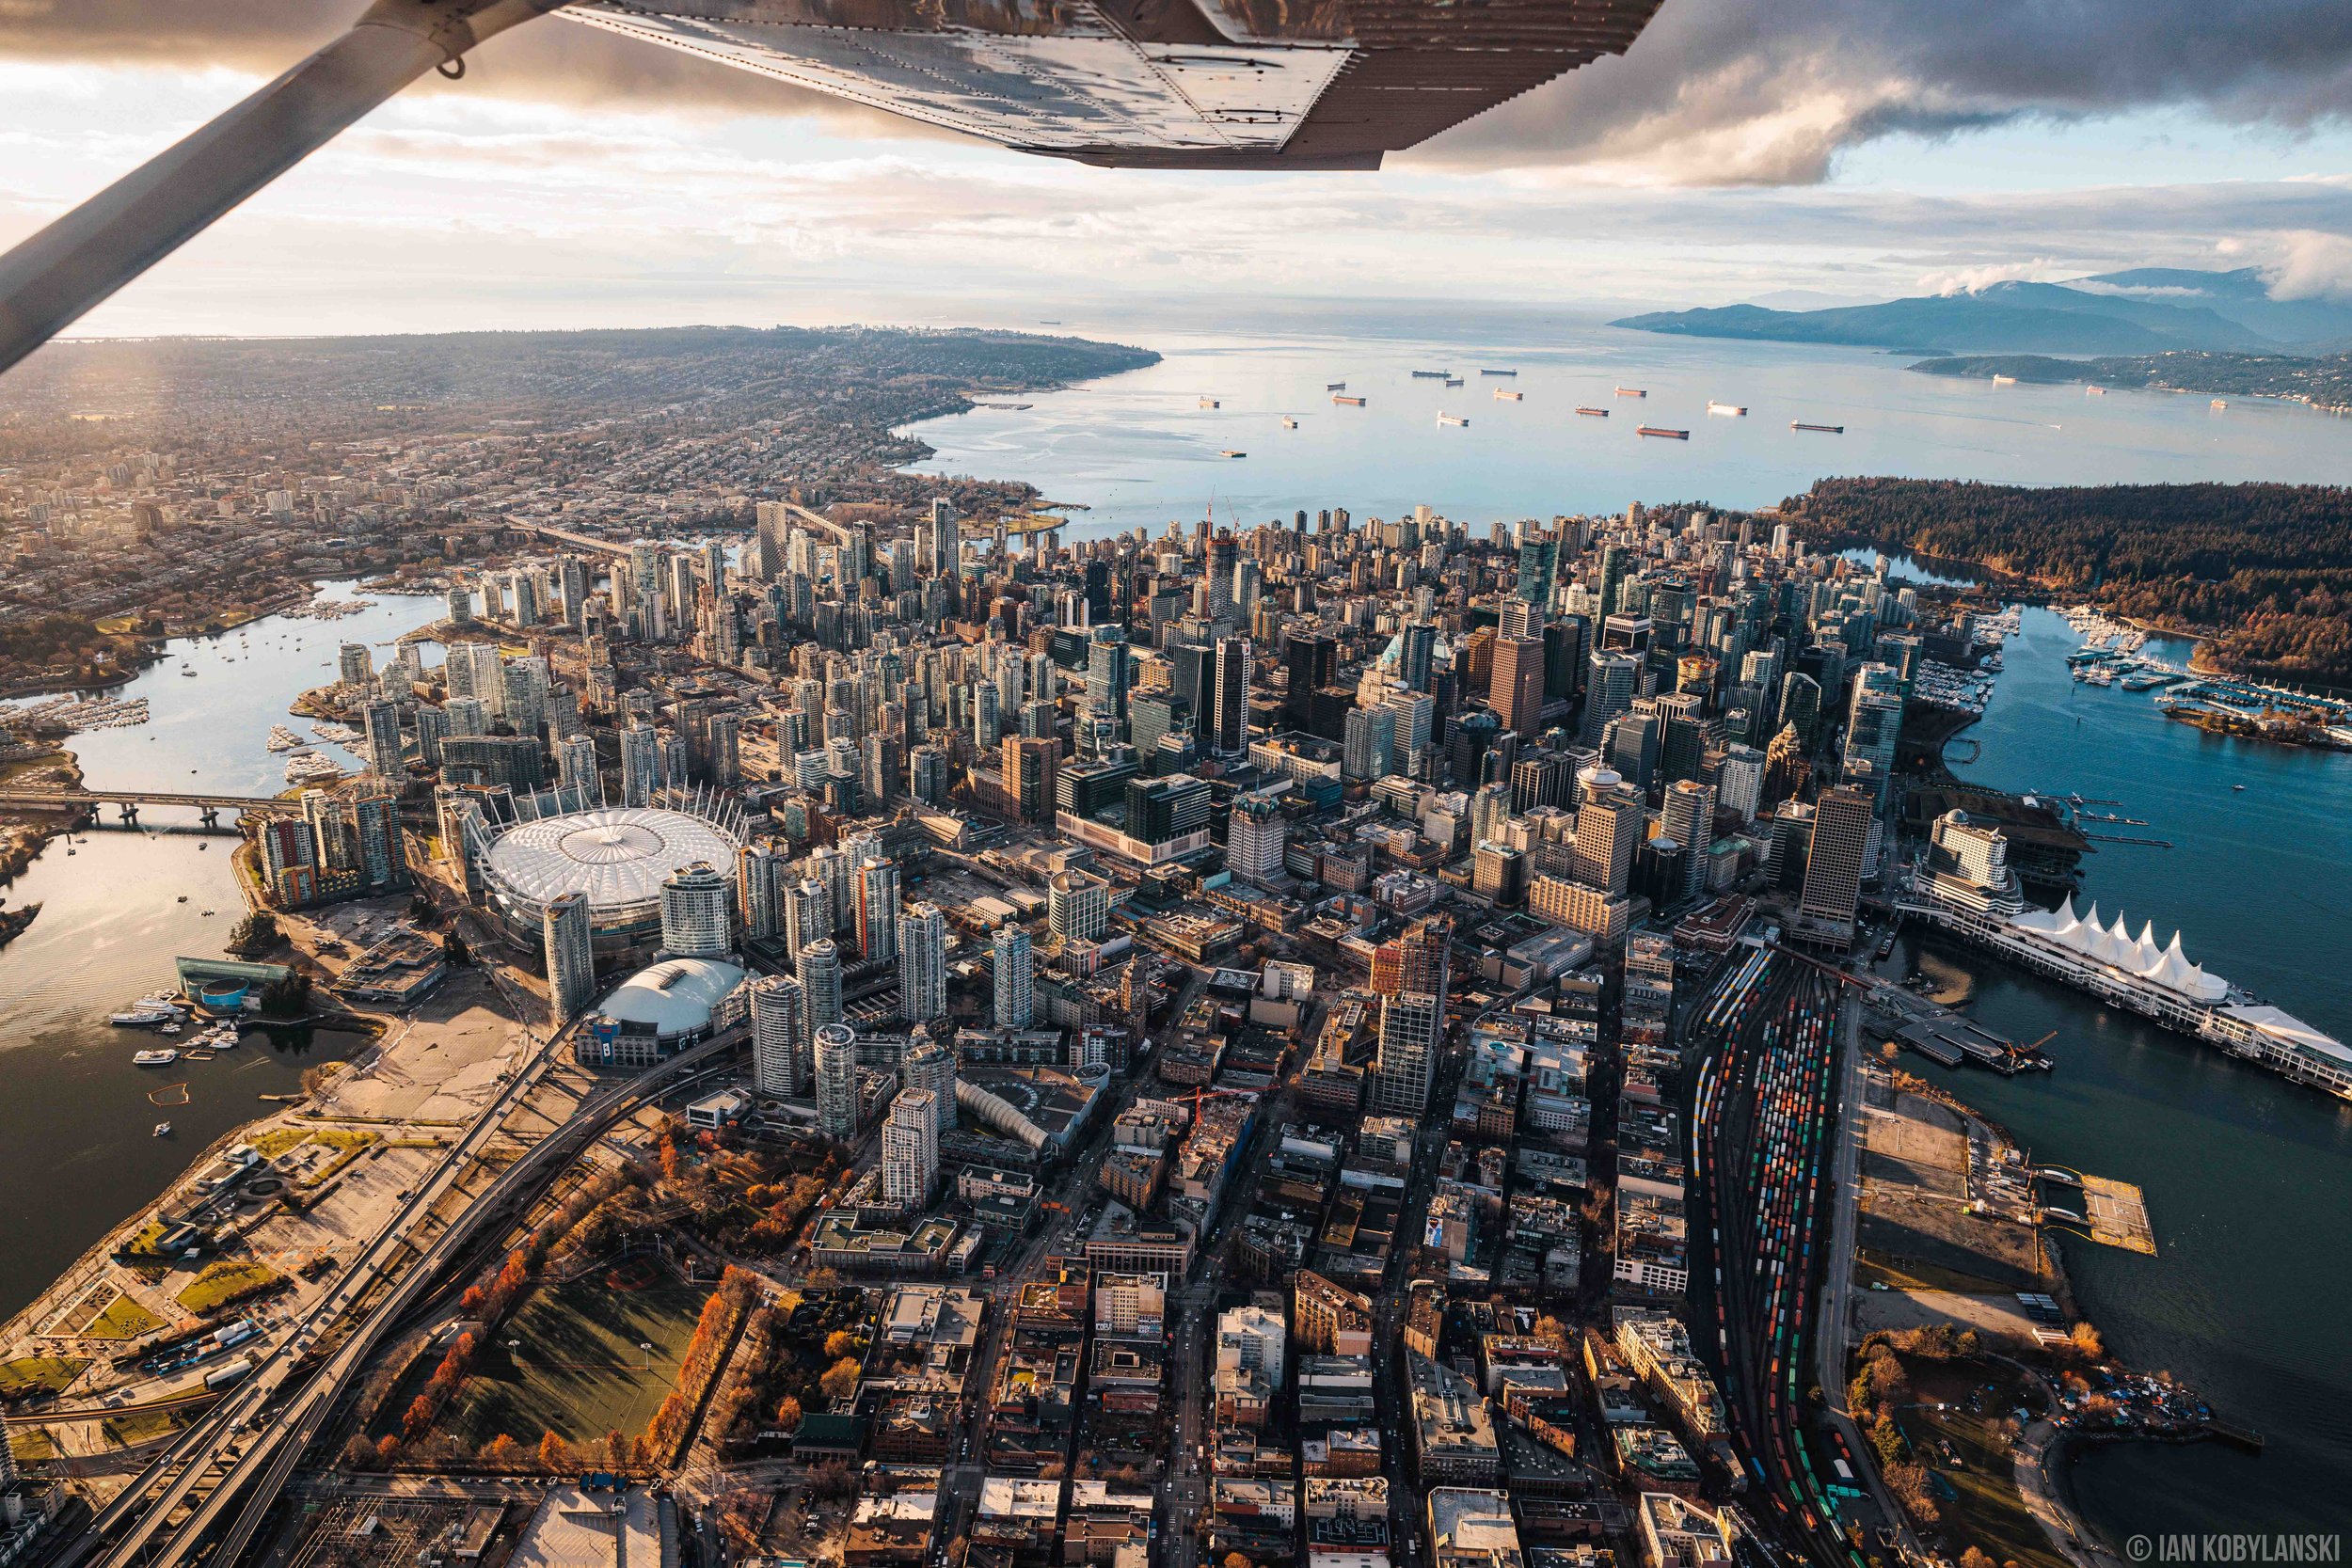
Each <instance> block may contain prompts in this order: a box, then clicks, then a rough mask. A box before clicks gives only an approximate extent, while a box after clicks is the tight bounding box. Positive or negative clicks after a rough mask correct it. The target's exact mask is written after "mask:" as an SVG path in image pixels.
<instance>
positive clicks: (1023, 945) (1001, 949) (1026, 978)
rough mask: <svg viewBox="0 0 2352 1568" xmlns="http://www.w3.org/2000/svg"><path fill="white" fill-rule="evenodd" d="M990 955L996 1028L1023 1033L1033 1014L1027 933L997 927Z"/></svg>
mask: <svg viewBox="0 0 2352 1568" xmlns="http://www.w3.org/2000/svg"><path fill="white" fill-rule="evenodd" d="M994 951H995V961H996V1026H997V1027H998V1028H999V1029H1026V1028H1027V1027H1028V1026H1029V1022H1030V1020H1031V1018H1032V1017H1034V1016H1035V1011H1036V995H1035V990H1034V984H1035V981H1034V976H1033V974H1032V964H1033V959H1032V958H1031V956H1030V953H1029V933H1028V932H1026V931H1025V930H1023V929H1022V928H1021V927H1018V926H999V927H996V941H995V945H994Z"/></svg>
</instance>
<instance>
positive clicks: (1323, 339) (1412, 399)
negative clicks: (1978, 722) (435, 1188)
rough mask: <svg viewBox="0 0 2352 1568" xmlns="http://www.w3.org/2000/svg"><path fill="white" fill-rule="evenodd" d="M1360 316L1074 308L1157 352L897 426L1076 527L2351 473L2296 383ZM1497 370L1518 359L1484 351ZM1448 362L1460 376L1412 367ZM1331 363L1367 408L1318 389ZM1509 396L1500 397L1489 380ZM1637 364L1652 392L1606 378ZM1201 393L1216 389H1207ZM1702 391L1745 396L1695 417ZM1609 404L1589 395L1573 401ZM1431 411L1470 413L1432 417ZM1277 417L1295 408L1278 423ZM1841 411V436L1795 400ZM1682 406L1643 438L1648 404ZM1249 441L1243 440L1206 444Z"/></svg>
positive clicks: (1505, 513)
mask: <svg viewBox="0 0 2352 1568" xmlns="http://www.w3.org/2000/svg"><path fill="white" fill-rule="evenodd" d="M1376 325H1378V327H1379V330H1378V331H1376V332H1357V331H1355V330H1354V329H1353V327H1352V326H1336V327H1331V328H1327V329H1325V330H1322V331H1317V332H1286V333H1277V332H1272V331H1259V332H1242V333H1236V332H1232V331H1221V332H1219V333H1216V334H1215V335H1211V334H1209V333H1206V332H1202V331H1200V330H1197V329H1188V330H1184V331H1175V332H1162V331H1153V332H1150V333H1148V334H1147V333H1141V332H1139V330H1138V329H1137V328H1136V327H1135V326H1134V325H1124V326H1122V325H1120V324H1117V323H1079V322H1074V321H1073V322H1072V323H1070V324H1069V325H1068V328H1067V329H1068V330H1070V331H1073V332H1078V331H1084V332H1088V333H1090V334H1091V335H1093V336H1097V337H1117V338H1124V339H1127V340H1128V341H1138V340H1140V341H1146V342H1148V344H1149V346H1151V347H1152V348H1155V349H1157V350H1159V351H1160V352H1161V354H1162V355H1163V356H1164V357H1163V358H1162V359H1161V361H1160V362H1159V363H1158V364H1156V365H1152V366H1148V367H1146V368H1145V369H1143V370H1139V371H1134V372H1128V373H1126V374H1123V375H1117V376H1112V377H1109V378H1108V379H1105V380H1102V381H1096V382H1089V383H1088V384H1086V385H1084V386H1080V387H1073V388H1068V389H1066V390H1063V391H1058V392H1047V393H1039V394H1024V399H1025V403H1026V406H1025V407H1022V408H1009V407H997V408H980V409H975V410H974V411H972V412H970V413H967V414H961V415H956V416H953V417H951V418H947V419H942V420H925V421H923V422H922V423H921V424H919V425H916V426H914V428H913V429H912V431H911V432H910V433H911V434H913V435H915V436H920V437H921V438H922V439H923V440H925V441H927V442H929V443H930V444H931V446H932V447H934V448H935V449H937V450H936V452H935V454H934V455H933V456H932V457H931V458H930V459H928V460H927V461H925V462H924V463H922V464H921V465H919V466H918V467H920V468H921V469H922V470H923V471H927V472H931V473H943V474H973V475H978V476H981V477H986V478H1002V479H1023V480H1026V481H1028V482H1030V483H1034V484H1036V485H1037V486H1038V487H1039V488H1040V489H1041V490H1042V491H1043V492H1044V493H1045V496H1046V498H1047V499H1049V500H1053V501H1062V502H1076V503H1079V504H1081V505H1084V506H1086V507H1088V508H1089V510H1088V511H1084V512H1073V513H1071V515H1070V516H1071V528H1070V531H1069V533H1068V537H1071V538H1073V539H1083V538H1089V537H1093V536H1096V535H1098V534H1101V533H1106V532H1116V531H1120V530H1122V529H1131V528H1136V527H1143V528H1147V529H1150V530H1152V531H1158V530H1159V529H1160V528H1162V527H1164V526H1165V525H1166V524H1168V522H1169V521H1171V520H1176V521H1182V522H1184V523H1186V524H1190V523H1192V522H1194V521H1197V520H1199V519H1200V517H1202V516H1203V515H1209V514H1210V513H1211V512H1214V515H1216V517H1217V518H1218V519H1219V520H1220V521H1222V520H1225V519H1227V518H1235V519H1239V520H1241V521H1243V522H1247V523H1252V524H1254V523H1259V522H1263V521H1265V520H1266V519H1268V518H1271V517H1288V516H1290V515H1291V514H1292V513H1293V512H1294V511H1295V510H1296V509H1297V508H1300V507H1304V508H1306V509H1307V511H1308V513H1309V515H1310V516H1311V515H1313V514H1314V513H1315V512H1316V511H1317V510H1319V509H1321V508H1324V507H1331V506H1344V507H1346V508H1347V509H1348V510H1349V512H1350V513H1352V514H1353V515H1355V516H1357V517H1359V518H1361V517H1369V516H1390V517H1392V516H1394V515H1397V514H1398V513H1399V512H1400V511H1406V510H1409V509H1410V508H1411V507H1412V506H1413V505H1414V504H1415V503H1416V502H1421V501H1426V502H1428V503H1429V504H1430V505H1432V506H1434V507H1436V508H1438V511H1440V512H1442V513H1444V514H1445V515H1448V516H1453V517H1457V518H1461V519H1463V520H1465V521H1467V522H1470V523H1472V524H1474V525H1480V526H1483V525H1484V524H1486V522H1488V521H1490V520H1493V519H1495V518H1516V517H1522V516H1528V515H1538V516H1549V515H1552V514H1554V513H1564V512H1565V513H1612V512H1622V511H1624V510H1625V507H1626V503H1627V502H1629V501H1634V500H1639V501H1644V502H1662V501H1670V500H1677V499H1678V500H1700V499H1705V500H1708V501H1712V502H1714V503H1716V504H1718V505H1723V506H1765V505H1771V504H1772V503H1774V502H1777V501H1779V500H1781V499H1783V498H1785V497H1788V496H1791V495H1796V494H1799V493H1801V492H1803V491H1804V490H1805V489H1807V488H1809V487H1810V486H1811V485H1812V483H1813V482H1814V481H1815V480H1816V479H1819V478H1820V477H1821V476H1823V475H1825V474H1906V475H1913V476H1917V477H1928V478H1934V477H1949V478H1960V479H1980V480H1988V481H2000V482H2006V483H2022V484H2092V483H2110V482H2116V481H2135V482H2156V481H2183V480H2203V479H2210V480H2251V479H2270V480H2282V481H2294V482H2300V483H2337V484H2340V483H2347V482H2352V440H2347V439H2346V438H2345V434H2346V432H2345V426H2344V421H2343V420H2341V419H2338V418H2336V417H2334V416H2330V415H2325V414H2317V413H2313V412H2312V411H2311V410H2310V409H2307V408H2304V407H2302V406H2300V405H2299V404H2280V403H2261V402H2252V401H2246V400H2234V399H2233V400H2232V402H2231V404H2230V407H2229V408H2228V409H2226V410H2223V411H2218V412H2217V411H2216V410H2214V409H2212V408H2210V407H2209V406H2208V405H2207V404H2208V402H2209V400H2208V399H2205V398H2203V397H2186V396H2180V395H2176V394H2171V393H2163V392H2123V391H2117V392H2110V393H2109V394H2108V395H2107V396H2106V397H2104V398H2090V397H2086V396H2084V395H2083V390H2082V388H2079V387H2031V386H2010V387H1995V386H1994V385H1993V384H1992V382H1991V381H1990V380H1989V379H1988V380H1982V381H1957V380H1949V379H1947V378H1944V377H1940V376H1928V375H1915V374H1912V373H1911V372H1908V371H1906V370H1904V369H1903V367H1904V366H1905V365H1908V364H1911V363H1913V362H1914V359H1913V357H1912V356H1897V355H1888V354H1883V353H1879V352H1876V351H1874V350H1869V349H1842V348H1826V347H1813V346H1808V345H1801V344H1792V343H1746V342H1735V341H1721V340H1715V341H1710V340H1707V339H1691V338H1672V337H1661V336H1658V335H1656V334H1651V333H1643V332H1628V331H1621V330H1618V329H1615V328H1612V327H1607V326H1602V325H1595V324H1590V323H1579V322H1576V321H1572V320H1567V319H1562V318H1554V319H1550V320H1546V321H1529V322H1527V323H1524V324H1511V325H1508V326H1504V325H1500V324H1497V323H1495V322H1492V321H1485V322H1477V321H1472V322H1466V323H1463V324H1459V325H1453V324H1446V323H1438V322H1426V323H1420V324H1397V323H1394V322H1383V323H1379V324H1376ZM1482 367H1485V368H1494V369H1513V370H1517V371H1518V375H1516V376H1514V377H1510V378H1497V377H1482V376H1480V375H1479V373H1478V372H1479V370H1480V369H1481V368H1482ZM1416 370H1450V371H1452V372H1454V375H1456V376H1459V377H1461V378H1462V380H1463V385H1462V386H1460V387H1453V388H1449V387H1447V386H1445V385H1444V383H1443V382H1442V381H1438V380H1430V379H1426V378H1416V377H1415V376H1414V375H1413V373H1412V372H1414V371H1416ZM1336 381H1344V382H1345V383H1346V384H1347V390H1348V393H1349V395H1351V396H1353V395H1361V396H1362V397H1364V398H1365V399H1366V405H1365V406H1364V407H1361V408H1352V407H1336V406H1334V405H1333V404H1332V402H1331V393H1330V392H1329V391H1328V390H1327V386H1328V384H1329V383H1332V382H1336ZM1497 387H1502V388H1506V389H1508V390H1513V391H1518V392H1520V393H1523V394H1524V397H1525V401H1524V402H1518V403H1511V402H1500V401H1497V400H1496V399H1495V397H1494V388H1497ZM1620 387H1623V388H1640V389H1642V390H1645V391H1646V392H1647V393H1648V394H1649V395H1648V396H1647V397H1645V398H1631V397H1619V396H1617V395H1616V388H1620ZM1204 399H1214V400H1215V401H1216V407H1214V408H1207V407H1203V406H1201V404H1202V401H1203V400H1204ZM1711 400H1720V401H1721V402H1724V403H1726V404H1740V405H1744V406H1745V407H1746V408H1747V409H1748V412H1747V414H1746V415H1744V416H1739V417H1731V416H1724V415H1713V416H1710V415H1709V414H1708V412H1707V405H1708V402H1709V401H1711ZM1580 407H1597V408H1604V409H1607V410H1608V411H1609V417H1608V418H1606V419H1597V418H1592V417H1590V416H1584V415H1580V414H1578V413H1577V409H1578V408H1580ZM1439 413H1449V414H1456V415H1463V416H1467V417H1468V419H1469V420H1470V424H1469V426H1468V427H1467V428H1454V427H1440V426H1439V425H1438V414H1439ZM1284 416H1290V417H1292V418H1295V420H1296V421H1297V428H1295V429H1285V428H1283V426H1282V423H1281V421H1282V419H1283V417H1284ZM1798 420H1803V421H1804V422H1807V423H1825V424H1842V425H1844V426H1845V434H1844V435H1842V436H1830V435H1819V434H1812V433H1806V432H1798V431H1792V430H1791V429H1790V428H1789V426H1790V424H1791V422H1792V421H1798ZM1645 423H1646V424H1654V425H1661V426H1667V427H1671V428H1675V429H1687V430H1689V431H1690V433H1691V438H1690V440H1689V441H1687V442H1683V441H1655V440H1647V441H1645V440H1644V439H1642V438H1641V437H1640V436H1636V435H1635V434H1634V429H1635V427H1636V426H1637V425H1641V424H1645ZM1224 451H1247V452H1248V454H1249V455H1248V457H1247V458H1246V459H1242V460H1232V459H1228V458H1224V457H1221V456H1220V455H1219V454H1220V453H1221V452H1224Z"/></svg>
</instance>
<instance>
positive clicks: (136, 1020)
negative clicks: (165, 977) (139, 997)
mask: <svg viewBox="0 0 2352 1568" xmlns="http://www.w3.org/2000/svg"><path fill="white" fill-rule="evenodd" d="M179 1016H180V1015H179V1013H178V1012H177V1011H176V1010H174V1009H172V1008H169V1007H131V1008H128V1009H126V1010H124V1011H122V1012H119V1013H117V1014H115V1015H114V1017H112V1018H110V1019H108V1020H107V1021H106V1022H109V1023H111V1024H113V1025H114V1026H115V1027H116V1028H118V1029H151V1028H153V1027H154V1026H155V1025H156V1024H158V1023H169V1022H172V1021H173V1020H174V1019H177V1018H178V1017H179Z"/></svg>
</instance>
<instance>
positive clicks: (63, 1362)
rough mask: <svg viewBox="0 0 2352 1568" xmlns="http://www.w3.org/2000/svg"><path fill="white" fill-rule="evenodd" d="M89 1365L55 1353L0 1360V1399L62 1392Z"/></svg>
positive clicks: (19, 1398)
mask: <svg viewBox="0 0 2352 1568" xmlns="http://www.w3.org/2000/svg"><path fill="white" fill-rule="evenodd" d="M88 1365H89V1363H88V1362H87V1361H76V1360H72V1359H69V1358H66V1357H63V1356H56V1355H24V1356H19V1357H18V1358H16V1359H15V1360H13V1361H0V1400H21V1399H29V1398H31V1397H32V1396H34V1395H36V1394H62V1393H64V1392H65V1391H66V1389H67V1388H69V1387H71V1386H72V1383H73V1380H74V1379H75V1378H76V1377H79V1376H80V1375H81V1373H82V1369H83V1368H85V1367H87V1366H88Z"/></svg>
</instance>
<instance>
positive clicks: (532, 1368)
mask: <svg viewBox="0 0 2352 1568" xmlns="http://www.w3.org/2000/svg"><path fill="white" fill-rule="evenodd" d="M709 1298H710V1291H709V1290H708V1288H707V1287H703V1286H692V1285H687V1284H683V1283H681V1282H680V1281H679V1280H678V1279H677V1278H676V1277H675V1275H670V1274H668V1273H666V1272H665V1273H661V1274H658V1275H648V1276H647V1277H646V1278H645V1280H644V1283H643V1284H642V1285H640V1286H639V1287H638V1288H635V1289H629V1288H627V1285H626V1284H621V1285H616V1284H615V1283H613V1275H612V1274H611V1273H610V1272H608V1271H603V1270H599V1271H597V1272H596V1273H594V1274H591V1275H587V1276H586V1277H584V1278H581V1279H578V1280H573V1281H570V1282H567V1283H564V1284H557V1285H548V1286H545V1287H542V1288H541V1289H539V1290H537V1291H533V1292H532V1295H531V1298H530V1299H529V1300H527V1301H525V1302H524V1303H523V1305H522V1306H521V1307H519V1308H517V1309H516V1313H515V1315H514V1317H513V1318H511V1319H509V1320H508V1321H507V1323H506V1324H505V1326H504V1327H502V1328H501V1329H500V1330H499V1331H498V1332H497V1333H496V1335H495V1336H494V1338H493V1339H492V1341H491V1342H490V1343H489V1344H487V1345H485V1346H484V1347H483V1349H482V1352H481V1359H480V1360H479V1361H478V1362H477V1363H476V1364H475V1368H474V1371H473V1373H472V1375H471V1376H470V1377H469V1378H468V1379H467V1381H466V1386H465V1390H464V1392H463V1394H462V1395H460V1397H459V1398H458V1400H457V1401H456V1402H455V1403H454V1404H453V1405H452V1406H451V1408H450V1411H449V1413H448V1415H447V1416H446V1417H444V1418H443V1419H442V1422H441V1426H440V1430H441V1431H442V1432H444V1433H447V1434H448V1435H450V1436H452V1437H454V1438H456V1439H457V1440H458V1441H460V1442H462V1443H466V1444H469V1445H471V1446H477V1447H478V1446H479V1445H481V1444H483V1443H486V1442H488V1441H489V1440H490V1439H491V1438H493V1437H496V1436H498V1435H499V1434H500V1433H505V1434H507V1435H509V1436H511V1437H513V1438H514V1439H515V1440H516V1442H518V1443H521V1444H523V1445H524V1446H525V1447H530V1446H532V1445H533V1444H535V1443H537V1442H538V1440H539V1436H540V1434H541V1433H548V1432H552V1433H555V1434H556V1435H558V1436H559V1437H562V1438H564V1440H565V1441H566V1442H572V1443H588V1442H594V1441H596V1440H598V1439H600V1438H602V1437H603V1436H604V1435H605V1433H609V1432H621V1433H630V1434H634V1433H639V1432H642V1431H643V1430H644V1427H645V1423H646V1422H647V1421H649V1420H651V1419H652V1418H653V1413H654V1412H655V1410H657V1409H659V1408H660V1404H661V1402H662V1400H663V1398H664V1397H665V1396H667V1395H668V1393H669V1392H670V1389H671V1387H672V1386H674V1385H675V1383H676V1381H677V1375H678V1364H679V1360H680V1357H681V1356H682V1355H683V1354H684V1353H685V1350H686V1346H687V1342H688V1341H689V1340H690V1339H691V1338H693V1336H694V1321H695V1319H696V1318H697V1317H698V1316H699V1315H700V1314H701V1312H702V1308H703V1303H704V1302H706V1301H707V1300H708V1299H709ZM509 1341H514V1342H515V1344H516V1348H515V1349H513V1350H509V1349H508V1342H509ZM642 1345H651V1346H652V1347H653V1349H652V1350H651V1351H650V1352H647V1351H644V1350H642V1349H640V1348H639V1347H640V1346H642ZM395 1408H397V1406H395Z"/></svg>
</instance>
